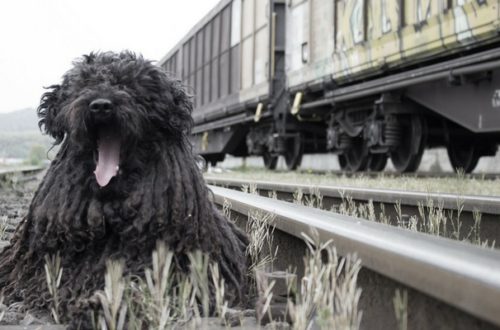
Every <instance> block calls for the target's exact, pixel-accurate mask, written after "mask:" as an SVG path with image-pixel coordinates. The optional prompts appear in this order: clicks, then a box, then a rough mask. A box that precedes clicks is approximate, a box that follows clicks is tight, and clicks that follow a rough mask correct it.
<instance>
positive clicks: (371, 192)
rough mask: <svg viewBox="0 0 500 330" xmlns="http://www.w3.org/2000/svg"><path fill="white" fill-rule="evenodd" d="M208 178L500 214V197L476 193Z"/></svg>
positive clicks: (217, 181) (231, 184)
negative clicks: (463, 193)
mask: <svg viewBox="0 0 500 330" xmlns="http://www.w3.org/2000/svg"><path fill="white" fill-rule="evenodd" d="M205 180H206V182H207V183H208V184H213V185H218V186H226V187H236V188H240V187H242V186H243V185H255V186H256V187H257V189H263V190H269V191H276V192H286V193H291V194H293V193H294V192H296V191H297V190H298V189H300V190H302V192H303V193H305V194H307V193H309V192H311V189H312V188H314V189H317V191H319V192H320V193H321V195H322V196H323V197H331V198H343V197H345V196H350V197H352V198H353V199H355V200H366V201H368V200H372V201H373V202H377V203H391V204H394V203H395V202H396V201H400V202H401V204H402V205H411V206H418V205H419V203H422V202H426V201H427V200H429V199H432V200H434V201H439V202H442V203H443V204H442V205H443V208H445V209H456V208H457V202H460V203H462V205H463V210H464V211H469V212H472V211H474V210H477V211H479V212H481V213H486V214H495V215H500V198H499V197H494V196H477V195H459V194H451V193H430V192H415V191H404V190H396V189H374V188H357V187H347V186H336V185H310V184H309V185H307V184H299V183H286V182H273V181H258V180H239V179H231V178H228V179H224V178H215V177H210V176H206V177H205Z"/></svg>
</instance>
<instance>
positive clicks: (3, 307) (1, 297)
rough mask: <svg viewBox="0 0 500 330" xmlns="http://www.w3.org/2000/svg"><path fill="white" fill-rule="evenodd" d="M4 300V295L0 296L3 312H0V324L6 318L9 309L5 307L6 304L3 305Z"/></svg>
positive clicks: (0, 306)
mask: <svg viewBox="0 0 500 330" xmlns="http://www.w3.org/2000/svg"><path fill="white" fill-rule="evenodd" d="M3 299H4V298H3V295H1V294H0V308H1V310H0V322H1V321H2V320H3V317H4V315H5V312H6V310H7V307H6V306H4V304H3Z"/></svg>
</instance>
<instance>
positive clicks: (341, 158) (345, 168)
mask: <svg viewBox="0 0 500 330" xmlns="http://www.w3.org/2000/svg"><path fill="white" fill-rule="evenodd" d="M337 157H338V160H339V166H340V169H341V170H342V171H344V172H349V171H350V169H349V164H347V159H346V157H345V155H343V154H339V155H338V156H337Z"/></svg>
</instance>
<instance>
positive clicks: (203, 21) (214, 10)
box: [158, 0, 233, 66]
mask: <svg viewBox="0 0 500 330" xmlns="http://www.w3.org/2000/svg"><path fill="white" fill-rule="evenodd" d="M232 1H233V0H220V1H219V3H218V4H217V5H216V6H215V7H214V8H212V9H211V10H210V11H209V12H208V14H206V15H205V16H204V17H203V18H202V19H201V20H200V21H199V22H198V23H196V24H195V25H194V26H193V27H192V28H191V30H189V32H188V33H187V34H186V35H185V36H184V37H183V38H182V39H181V40H179V42H177V44H176V45H175V46H174V47H172V48H171V49H170V50H169V51H168V53H167V54H166V55H165V56H163V57H162V58H161V60H159V61H158V65H160V66H161V65H163V63H165V62H166V61H167V60H168V59H169V58H170V56H172V55H173V54H174V53H175V52H176V51H177V50H178V49H179V48H180V47H181V46H182V45H183V44H184V42H186V40H188V39H189V38H191V36H192V35H193V34H195V33H196V32H197V31H199V30H200V29H201V28H202V27H203V26H205V24H207V23H208V22H210V20H211V19H212V18H214V17H215V15H217V14H218V13H219V12H220V11H221V10H222V9H223V8H224V7H226V6H227V5H228V4H229V3H231V2H232Z"/></svg>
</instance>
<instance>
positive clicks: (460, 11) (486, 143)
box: [159, 0, 500, 172]
mask: <svg viewBox="0 0 500 330" xmlns="http://www.w3.org/2000/svg"><path fill="white" fill-rule="evenodd" d="M499 28H500V11H499V1H498V0H494V1H493V0H411V1H410V0H377V1H375V0H287V1H284V0H221V1H220V2H219V3H218V4H217V5H216V7H215V8H213V9H212V10H211V11H210V12H209V13H208V14H207V15H206V16H205V17H204V18H203V19H202V20H201V21H200V22H199V23H198V24H196V25H195V26H194V27H193V28H192V29H191V31H190V32H189V33H188V34H187V35H186V36H185V37H184V38H183V39H182V40H181V41H180V42H179V43H178V44H177V45H176V46H175V47H174V48H173V49H172V50H171V51H169V52H168V54H167V55H166V56H165V57H164V58H163V59H162V60H160V61H159V65H161V66H162V67H163V68H164V69H165V70H167V71H169V72H170V73H171V74H172V75H174V76H176V77H178V78H179V79H182V80H183V81H184V83H185V84H187V85H188V86H190V88H191V91H192V93H193V95H194V102H195V109H194V111H193V119H194V123H195V126H194V129H193V131H192V136H191V139H192V144H193V147H194V150H195V152H197V153H199V154H201V155H203V157H205V159H206V160H207V161H209V162H210V163H212V164H216V163H217V162H219V161H222V160H223V159H224V157H225V155H226V154H230V155H234V156H241V157H244V156H249V155H259V156H261V157H262V158H263V160H264V164H265V166H266V167H267V168H269V169H274V168H275V167H276V164H277V160H278V157H280V156H283V157H284V158H285V163H286V166H287V168H289V169H295V168H297V167H298V166H299V165H300V163H301V159H302V155H303V154H312V153H333V154H337V155H338V160H339V164H340V166H341V168H342V169H343V170H346V171H352V172H357V171H368V170H369V171H381V170H383V169H384V168H385V167H386V164H387V161H388V159H389V158H390V159H391V161H392V163H393V165H394V168H395V169H396V170H397V171H399V172H411V171H415V170H416V169H417V168H418V166H419V164H420V161H421V158H422V153H423V151H424V150H425V149H426V148H434V147H441V146H444V147H446V148H447V151H448V155H449V158H450V162H451V164H452V166H453V167H454V168H455V169H459V168H461V169H463V170H464V171H465V172H471V171H472V170H474V168H475V166H476V164H477V162H478V160H479V159H480V157H482V156H491V155H495V153H496V151H497V145H498V143H499V141H500V34H499V31H500V30H499Z"/></svg>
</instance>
